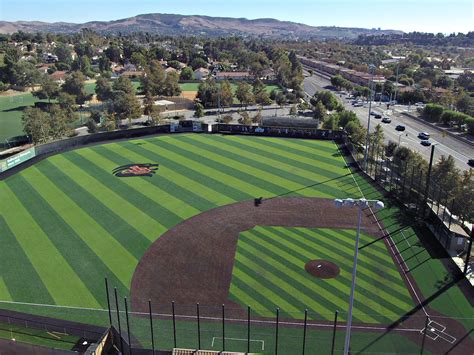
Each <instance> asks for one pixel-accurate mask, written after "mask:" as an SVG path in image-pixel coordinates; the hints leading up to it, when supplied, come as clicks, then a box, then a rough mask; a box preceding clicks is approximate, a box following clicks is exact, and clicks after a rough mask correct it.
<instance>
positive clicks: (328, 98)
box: [310, 90, 341, 111]
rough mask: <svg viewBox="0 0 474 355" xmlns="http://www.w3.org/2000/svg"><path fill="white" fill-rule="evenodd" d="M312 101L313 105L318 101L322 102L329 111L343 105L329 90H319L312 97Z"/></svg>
mask: <svg viewBox="0 0 474 355" xmlns="http://www.w3.org/2000/svg"><path fill="white" fill-rule="evenodd" d="M310 102H311V105H313V106H316V104H317V103H318V102H321V103H322V104H323V105H324V106H325V107H326V108H327V109H328V110H329V111H333V110H336V109H337V108H338V107H339V106H341V104H340V103H339V102H338V101H337V99H336V97H335V96H334V95H333V94H332V93H331V92H330V91H328V90H323V91H319V92H317V93H316V94H314V96H313V97H312V98H311V100H310Z"/></svg>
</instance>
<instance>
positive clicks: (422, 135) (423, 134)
mask: <svg viewBox="0 0 474 355" xmlns="http://www.w3.org/2000/svg"><path fill="white" fill-rule="evenodd" d="M418 138H420V139H423V140H426V139H430V134H429V133H428V132H420V133H418Z"/></svg>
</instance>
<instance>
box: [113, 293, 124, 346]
mask: <svg viewBox="0 0 474 355" xmlns="http://www.w3.org/2000/svg"><path fill="white" fill-rule="evenodd" d="M114 294H115V307H116V309H117V320H118V327H119V335H120V351H122V352H123V339H122V327H121V325H120V310H119V303H118V297H117V287H114Z"/></svg>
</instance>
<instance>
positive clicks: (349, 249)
mask: <svg viewBox="0 0 474 355" xmlns="http://www.w3.org/2000/svg"><path fill="white" fill-rule="evenodd" d="M292 233H293V234H294V235H295V236H299V237H300V238H302V240H301V245H304V243H306V241H310V240H314V239H313V238H317V240H318V244H316V245H314V249H318V247H319V245H320V244H322V245H324V246H326V248H328V249H331V250H332V249H334V245H337V246H338V247H337V251H338V253H341V254H342V255H345V257H347V258H349V259H350V258H353V257H354V244H355V242H354V244H352V245H351V244H350V243H346V239H345V238H344V237H342V236H341V234H342V233H341V234H340V233H337V232H336V231H332V230H328V229H321V230H319V231H317V232H313V231H311V230H305V231H303V230H301V229H297V228H295V229H293V230H292ZM354 233H355V232H354ZM335 240H337V243H334V241H335ZM349 240H350V239H349ZM361 240H362V241H365V240H367V236H366V235H365V234H362V233H361ZM371 254H372V253H369V252H368V251H367V250H362V251H359V263H360V264H361V265H362V266H364V267H365V268H366V272H367V273H368V276H370V277H371V279H375V280H377V279H378V278H379V277H380V276H383V277H384V278H386V279H387V280H388V281H390V282H392V283H394V284H395V285H396V287H399V288H398V291H400V292H402V293H403V294H405V292H404V291H405V290H406V288H405V287H404V286H402V285H400V282H401V279H400V274H399V273H398V272H397V270H396V269H395V268H394V265H393V262H392V260H391V259H390V256H389V255H388V252H387V253H386V254H385V255H383V256H378V257H376V256H374V255H373V254H372V255H371ZM392 290H393V288H392Z"/></svg>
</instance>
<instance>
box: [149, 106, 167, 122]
mask: <svg viewBox="0 0 474 355" xmlns="http://www.w3.org/2000/svg"><path fill="white" fill-rule="evenodd" d="M162 121H163V119H162V118H161V114H160V111H159V110H158V107H156V106H153V108H152V110H151V112H150V115H149V116H148V122H150V125H152V126H156V125H159V124H161V123H162Z"/></svg>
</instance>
